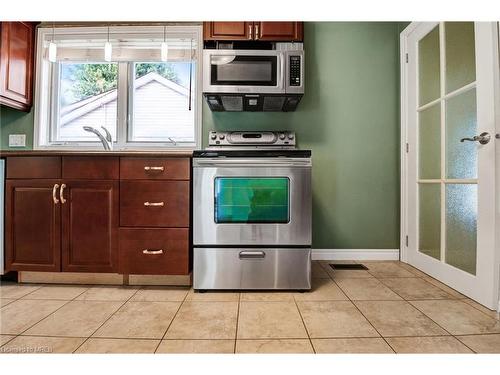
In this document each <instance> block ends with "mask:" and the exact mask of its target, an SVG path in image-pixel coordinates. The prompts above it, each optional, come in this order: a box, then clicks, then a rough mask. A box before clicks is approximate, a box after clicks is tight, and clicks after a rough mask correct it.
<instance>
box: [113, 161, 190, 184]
mask: <svg viewBox="0 0 500 375" xmlns="http://www.w3.org/2000/svg"><path fill="white" fill-rule="evenodd" d="M189 172H190V164H189V159H187V158H180V159H177V158H175V159H174V158H170V159H167V158H129V157H126V158H121V159H120V178H122V179H124V180H144V179H147V180H189V175H190V173H189Z"/></svg>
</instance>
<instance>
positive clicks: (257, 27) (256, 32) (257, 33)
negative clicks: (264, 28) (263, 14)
mask: <svg viewBox="0 0 500 375" xmlns="http://www.w3.org/2000/svg"><path fill="white" fill-rule="evenodd" d="M259 38H260V35H259V24H257V25H255V40H258V39H259Z"/></svg>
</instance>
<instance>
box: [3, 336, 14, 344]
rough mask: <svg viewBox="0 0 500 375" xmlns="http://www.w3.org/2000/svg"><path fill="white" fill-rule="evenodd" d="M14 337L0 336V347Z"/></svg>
mask: <svg viewBox="0 0 500 375" xmlns="http://www.w3.org/2000/svg"><path fill="white" fill-rule="evenodd" d="M14 337H16V336H12V335H0V346H2V345H5V344H7V343H8V342H9V341H10V340H12V339H13V338H14Z"/></svg>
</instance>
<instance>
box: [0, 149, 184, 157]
mask: <svg viewBox="0 0 500 375" xmlns="http://www.w3.org/2000/svg"><path fill="white" fill-rule="evenodd" d="M192 155H193V151H192V150H171V151H160V150H156V151H126V150H125V151H124V150H117V151H98V150H95V151H93V150H92V151H78V150H75V151H71V150H5V151H4V150H0V157H7V156H143V157H169V158H190V157H191V156H192Z"/></svg>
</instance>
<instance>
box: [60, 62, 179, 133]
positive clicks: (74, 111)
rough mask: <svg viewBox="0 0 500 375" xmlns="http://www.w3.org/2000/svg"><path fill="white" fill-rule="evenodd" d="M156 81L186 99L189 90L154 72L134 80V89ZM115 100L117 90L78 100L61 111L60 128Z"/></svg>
mask: <svg viewBox="0 0 500 375" xmlns="http://www.w3.org/2000/svg"><path fill="white" fill-rule="evenodd" d="M153 81H156V82H158V83H160V84H162V85H163V86H165V87H167V88H169V89H171V90H173V91H175V92H177V93H179V94H180V95H182V96H185V97H187V96H188V95H189V90H188V89H187V88H185V87H183V86H181V85H179V84H177V83H175V82H173V81H171V80H169V79H167V78H165V77H162V76H161V75H159V74H158V73H156V72H150V73H148V74H146V75H144V76H142V77H140V78H137V79H136V80H135V83H134V85H135V88H136V89H138V88H140V87H142V86H144V85H146V84H148V83H150V82H153ZM116 99H117V90H116V89H112V90H109V91H107V92H103V93H101V94H98V95H94V96H91V97H89V98H86V99H83V100H80V101H78V102H76V103H73V104H70V105H68V106H65V107H63V108H62V109H61V126H64V125H66V124H68V123H70V122H72V121H73V120H75V119H77V118H79V117H81V116H84V115H86V114H87V113H89V112H92V111H93V110H95V109H96V108H99V107H101V106H103V105H105V104H108V103H110V102H112V101H114V100H116Z"/></svg>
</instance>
